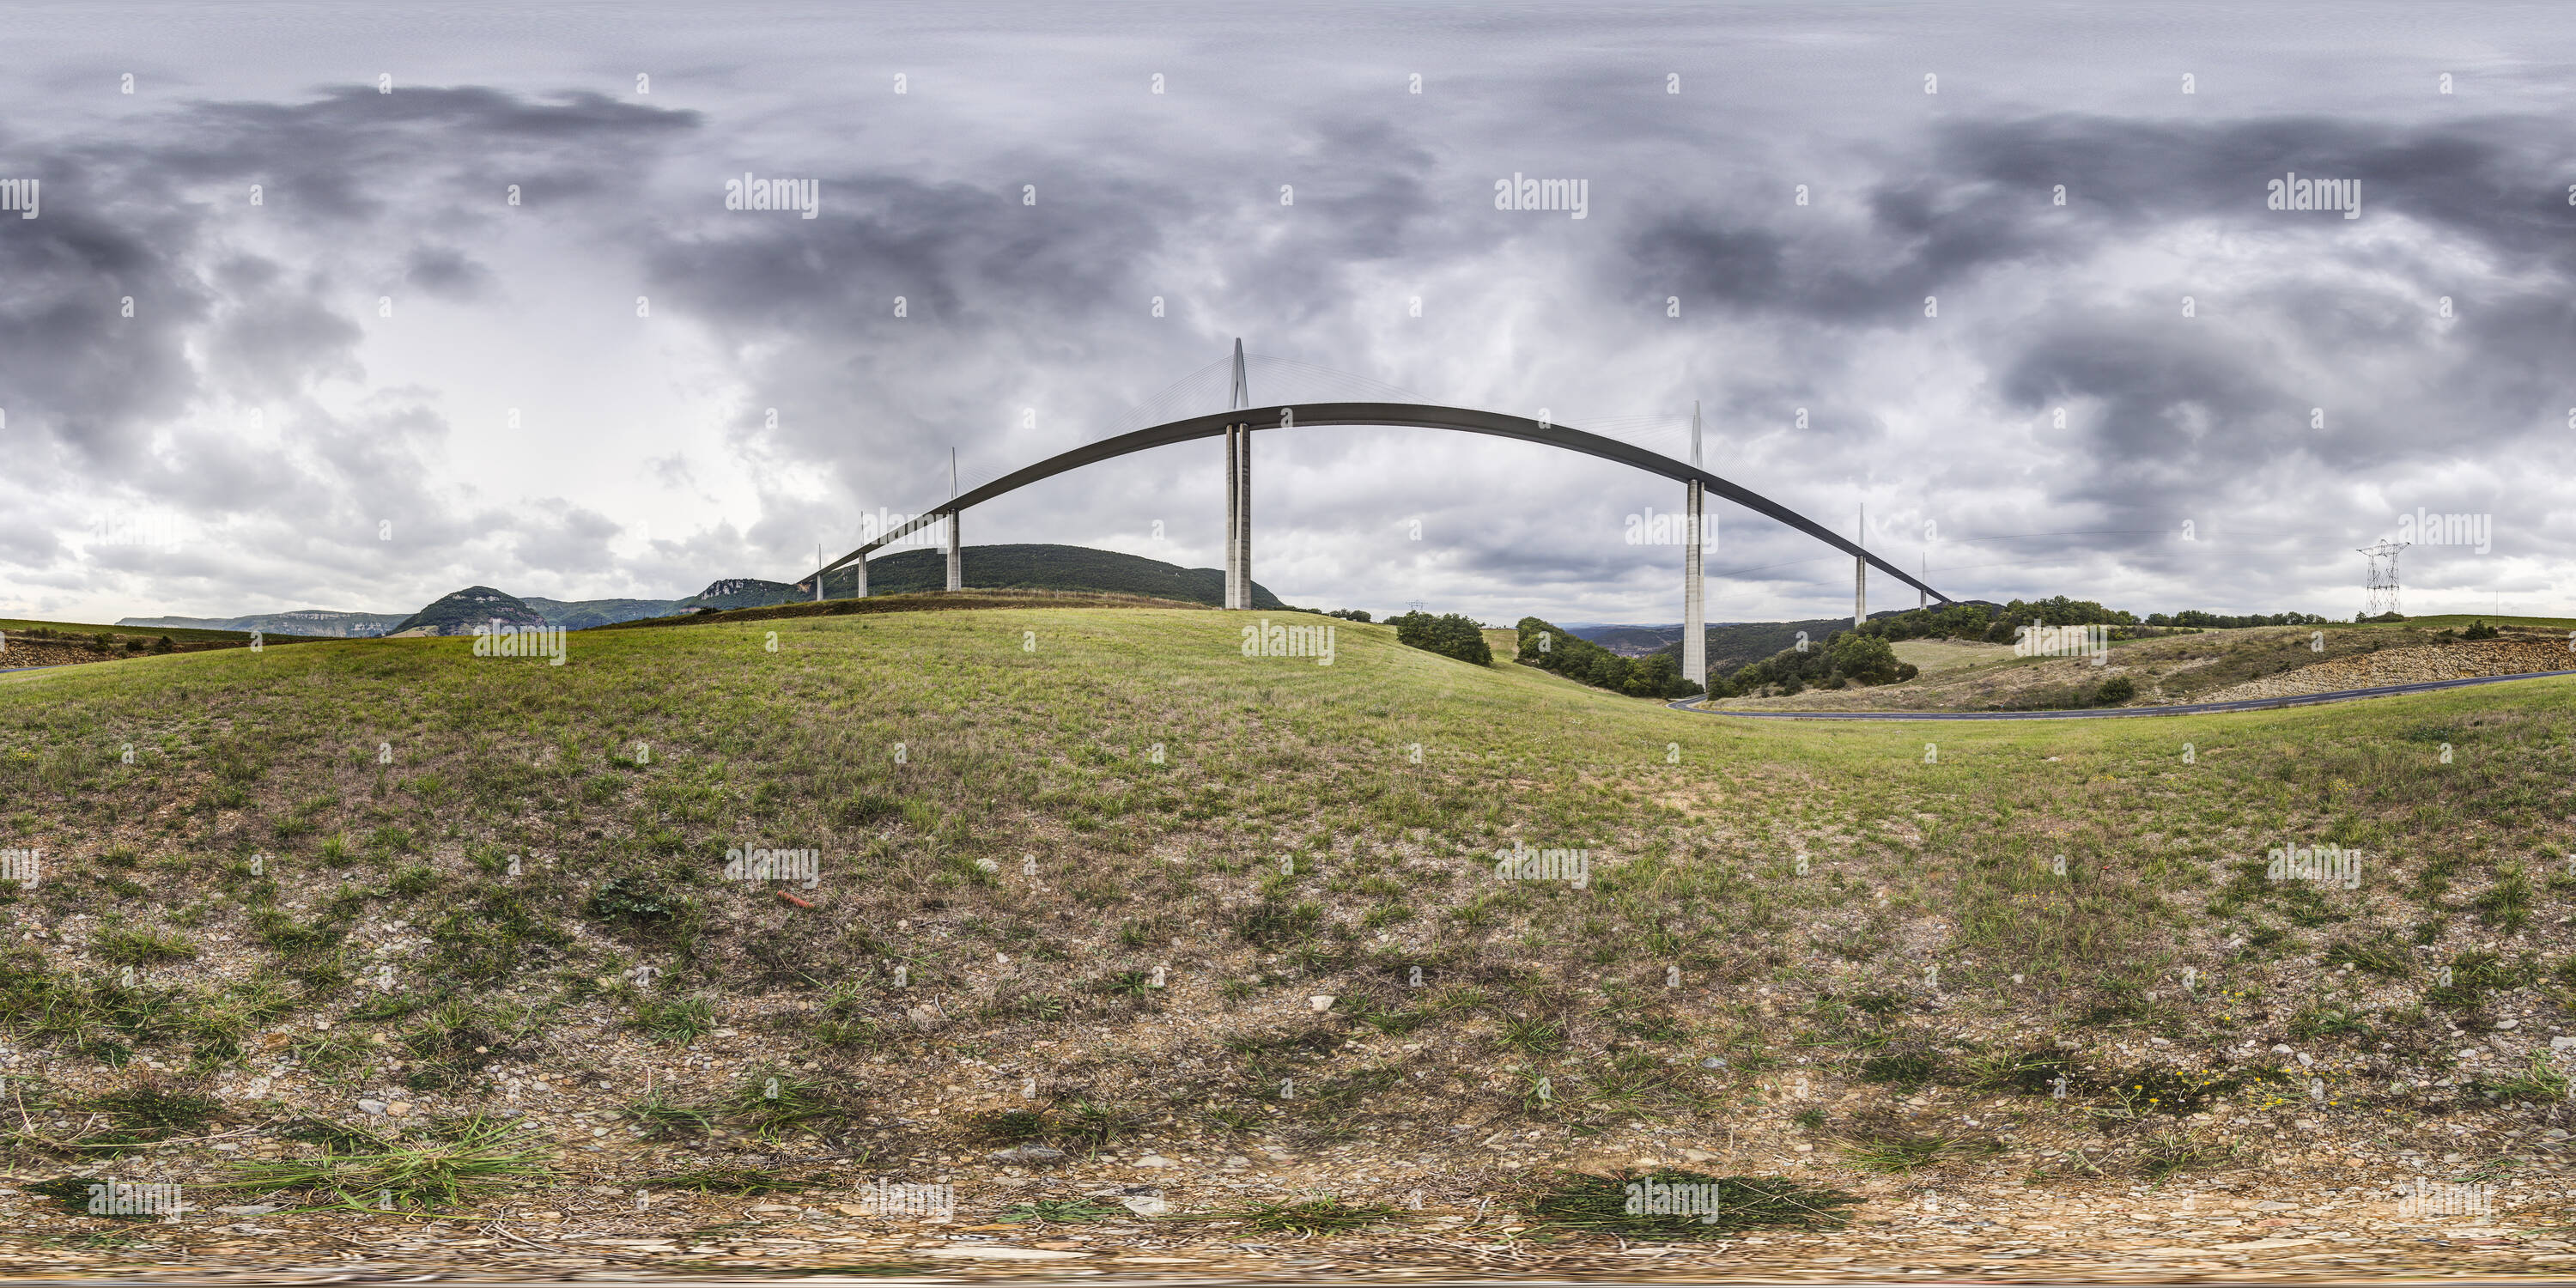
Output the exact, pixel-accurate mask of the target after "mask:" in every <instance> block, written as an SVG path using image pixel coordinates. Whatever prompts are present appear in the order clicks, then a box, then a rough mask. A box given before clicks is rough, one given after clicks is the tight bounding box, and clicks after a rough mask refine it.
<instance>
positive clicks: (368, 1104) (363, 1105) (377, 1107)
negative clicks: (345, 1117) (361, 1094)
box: [358, 1100, 385, 1114]
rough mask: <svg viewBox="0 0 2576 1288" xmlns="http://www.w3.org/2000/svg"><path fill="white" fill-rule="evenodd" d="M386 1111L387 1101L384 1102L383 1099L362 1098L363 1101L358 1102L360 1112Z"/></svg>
mask: <svg viewBox="0 0 2576 1288" xmlns="http://www.w3.org/2000/svg"><path fill="white" fill-rule="evenodd" d="M384 1111H385V1102H383V1101H381V1100H361V1101H359V1102H358V1112H359V1113H362V1114H381V1113H383V1112H384Z"/></svg>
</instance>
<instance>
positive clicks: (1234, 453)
mask: <svg viewBox="0 0 2576 1288" xmlns="http://www.w3.org/2000/svg"><path fill="white" fill-rule="evenodd" d="M1232 401H1233V403H1234V407H1233V410H1235V411H1242V410H1244V409H1245V408H1248V407H1250V406H1251V405H1252V390H1251V387H1250V386H1249V384H1247V383H1246V381H1245V379H1244V372H1243V340H1242V339H1241V338H1240V337H1237V338H1236V340H1235V342H1234V394H1233V399H1232ZM1225 606H1226V607H1228V608H1250V607H1252V425H1251V423H1250V422H1248V421H1247V422H1245V423H1243V424H1239V425H1228V426H1226V427H1225Z"/></svg>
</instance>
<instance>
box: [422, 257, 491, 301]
mask: <svg viewBox="0 0 2576 1288" xmlns="http://www.w3.org/2000/svg"><path fill="white" fill-rule="evenodd" d="M403 280H404V281H406V282H409V283H410V284H412V285H414V286H417V287H419V288H420V289H422V290H424V291H427V292H429V293H430V294H431V295H434V296H437V297H439V298H440V299H446V300H475V299H480V298H482V296H483V294H484V293H485V292H486V291H488V290H490V289H491V287H492V272H491V270H490V269H487V268H485V267H483V266H482V265H481V264H477V263H475V262H474V261H473V260H471V259H468V258H466V256H465V255H464V253H463V252H460V251H458V250H456V249H455V248H453V247H449V246H423V247H420V248H419V249H417V250H414V251H413V252H412V253H411V260H410V264H409V266H408V267H407V268H405V269H404V270H403Z"/></svg>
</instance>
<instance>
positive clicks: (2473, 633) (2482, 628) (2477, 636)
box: [2460, 618, 2504, 640]
mask: <svg viewBox="0 0 2576 1288" xmlns="http://www.w3.org/2000/svg"><path fill="white" fill-rule="evenodd" d="M2502 634H2504V632H2503V631H2500V630H2497V629H2496V628H2494V627H2492V626H2489V625H2487V624H2486V619H2484V618H2480V619H2478V620H2477V621H2474V622H2471V623H2469V628H2468V629H2467V630H2464V631H2462V632H2460V638H2461V639H2464V640H2491V639H2494V638H2495V637H2496V636H2498V635H2502Z"/></svg>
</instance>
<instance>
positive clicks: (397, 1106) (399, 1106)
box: [385, 1100, 411, 1118]
mask: <svg viewBox="0 0 2576 1288" xmlns="http://www.w3.org/2000/svg"><path fill="white" fill-rule="evenodd" d="M385 1112H386V1113H389V1114H392V1115H393V1116H394V1117H396V1118H400V1117H402V1116H403V1115H404V1114H407V1113H410V1112H411V1106H410V1105H409V1104H408V1103H406V1102H404V1101H400V1100H397V1101H395V1102H393V1103H392V1104H389V1105H386V1106H385Z"/></svg>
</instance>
